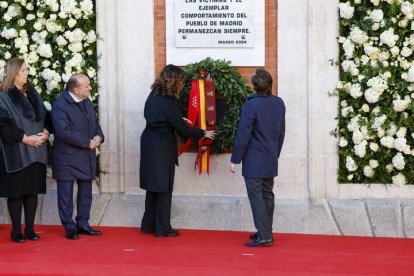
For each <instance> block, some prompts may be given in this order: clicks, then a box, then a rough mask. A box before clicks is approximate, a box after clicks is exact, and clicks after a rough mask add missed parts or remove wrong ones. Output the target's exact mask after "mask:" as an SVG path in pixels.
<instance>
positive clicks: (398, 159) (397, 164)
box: [392, 152, 405, 171]
mask: <svg viewBox="0 0 414 276" xmlns="http://www.w3.org/2000/svg"><path fill="white" fill-rule="evenodd" d="M392 165H393V166H394V168H396V169H397V170H400V171H401V170H403V169H404V167H405V161H404V156H403V155H402V154H401V152H399V153H397V154H396V155H395V156H394V157H393V158H392Z"/></svg>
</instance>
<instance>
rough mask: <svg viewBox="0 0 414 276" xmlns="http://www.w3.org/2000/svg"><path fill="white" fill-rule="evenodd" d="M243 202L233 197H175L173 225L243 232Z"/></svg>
mask: <svg viewBox="0 0 414 276" xmlns="http://www.w3.org/2000/svg"><path fill="white" fill-rule="evenodd" d="M242 208H243V201H242V200H241V199H240V198H239V197H231V196H173V204H172V210H171V221H172V222H171V223H172V225H173V226H174V227H177V228H190V229H207V230H213V229H220V230H239V231H240V230H241V229H243V225H242V219H241V218H242Z"/></svg>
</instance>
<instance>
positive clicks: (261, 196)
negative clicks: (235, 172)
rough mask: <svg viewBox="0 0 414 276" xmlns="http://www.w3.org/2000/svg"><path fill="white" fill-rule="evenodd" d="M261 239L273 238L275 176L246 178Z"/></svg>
mask: <svg viewBox="0 0 414 276" xmlns="http://www.w3.org/2000/svg"><path fill="white" fill-rule="evenodd" d="M244 181H245V182H246V188H247V196H248V197H249V201H250V206H251V208H252V212H253V220H254V226H255V227H256V229H257V236H258V238H259V239H263V240H267V239H272V225H273V212H274V209H275V196H274V194H273V185H274V181H273V178H247V177H245V178H244Z"/></svg>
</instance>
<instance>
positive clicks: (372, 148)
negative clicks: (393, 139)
mask: <svg viewBox="0 0 414 276" xmlns="http://www.w3.org/2000/svg"><path fill="white" fill-rule="evenodd" d="M369 148H370V149H371V150H372V151H373V152H376V151H377V150H378V148H379V146H378V144H377V143H373V142H372V143H369Z"/></svg>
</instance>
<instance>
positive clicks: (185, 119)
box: [183, 117, 192, 125]
mask: <svg viewBox="0 0 414 276" xmlns="http://www.w3.org/2000/svg"><path fill="white" fill-rule="evenodd" d="M183 120H184V121H185V122H186V123H187V125H191V124H192V122H191V121H190V120H188V119H187V118H184V117H183Z"/></svg>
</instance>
